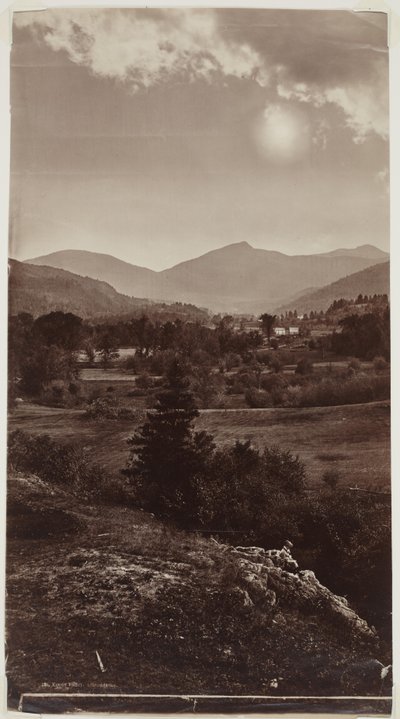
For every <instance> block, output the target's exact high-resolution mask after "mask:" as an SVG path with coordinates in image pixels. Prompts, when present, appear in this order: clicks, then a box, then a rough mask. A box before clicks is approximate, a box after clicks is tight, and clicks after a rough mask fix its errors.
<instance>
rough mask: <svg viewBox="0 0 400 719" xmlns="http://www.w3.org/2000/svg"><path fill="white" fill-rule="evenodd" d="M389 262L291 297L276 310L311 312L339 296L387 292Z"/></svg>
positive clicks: (322, 307) (354, 296)
mask: <svg viewBox="0 0 400 719" xmlns="http://www.w3.org/2000/svg"><path fill="white" fill-rule="evenodd" d="M389 284H390V273H389V262H382V263H379V264H377V265H372V267H367V268H366V269H365V270H361V271H360V272H355V273H354V274H352V275H348V276H347V277H343V278H342V279H340V280H338V281H337V282H332V284H330V285H327V286H326V287H321V288H320V289H318V290H314V291H313V292H308V293H306V294H304V295H302V296H300V297H297V298H294V299H292V300H291V301H290V302H289V303H288V304H286V305H283V306H281V307H278V308H277V310H276V311H277V312H286V311H289V310H294V309H296V310H297V311H298V312H311V310H317V311H320V310H327V309H328V307H329V305H331V304H332V302H333V301H334V300H340V299H341V298H343V299H346V300H350V299H355V298H356V297H357V296H358V295H359V294H360V293H361V294H362V295H374V294H377V295H382V294H389V289H390V286H389Z"/></svg>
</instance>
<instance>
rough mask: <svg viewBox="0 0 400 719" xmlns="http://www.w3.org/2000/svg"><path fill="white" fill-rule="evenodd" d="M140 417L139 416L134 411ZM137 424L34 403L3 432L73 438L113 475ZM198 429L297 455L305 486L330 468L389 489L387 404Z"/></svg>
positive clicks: (238, 417) (232, 415)
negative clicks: (302, 468) (90, 416)
mask: <svg viewBox="0 0 400 719" xmlns="http://www.w3.org/2000/svg"><path fill="white" fill-rule="evenodd" d="M141 415H142V416H143V413H141ZM136 426H137V423H136V424H135V422H133V421H132V420H105V421H100V422H99V421H94V420H89V419H87V418H86V416H85V413H84V411H83V410H76V409H58V408H53V407H43V406H39V405H33V404H28V403H26V404H24V405H21V406H19V407H17V408H16V409H15V410H14V411H13V412H12V413H11V415H10V419H9V428H10V429H11V430H13V429H22V430H24V431H25V432H28V433H31V434H49V435H50V436H52V437H54V438H56V439H58V440H67V441H69V442H72V441H74V440H75V439H79V442H80V444H81V445H83V446H84V447H85V449H86V450H87V452H88V454H89V455H90V457H91V459H92V460H93V461H96V462H99V463H100V464H103V465H104V466H106V467H107V468H108V469H109V470H111V471H112V472H118V471H119V469H121V468H123V467H124V466H125V464H126V460H127V457H128V454H129V448H128V447H127V444H126V440H127V439H128V437H130V436H131V435H132V432H133V431H134V430H135V427H136ZM196 426H197V428H198V429H202V430H206V431H208V432H210V433H211V434H213V435H214V437H215V439H216V441H217V442H218V443H219V444H230V443H233V442H234V441H235V440H236V439H239V440H251V442H252V443H253V444H254V445H255V446H258V447H262V446H264V445H270V446H271V445H277V446H279V447H281V448H282V449H287V450H290V451H291V452H293V453H294V454H298V455H299V457H300V458H301V459H302V460H303V461H304V463H305V465H306V469H307V474H308V478H309V480H310V482H311V483H313V484H315V483H318V482H319V481H320V479H321V476H322V474H323V472H324V471H326V470H327V469H333V468H334V469H335V470H337V471H338V472H339V475H340V481H341V482H342V483H343V484H346V485H350V486H356V485H358V486H360V487H379V488H380V489H385V490H388V489H389V488H390V403H389V402H388V401H382V402H371V403H368V404H353V405H341V406H339V407H306V408H301V409H260V410H257V409H239V410H218V409H217V410H202V411H201V412H200V417H199V418H198V420H197V422H196Z"/></svg>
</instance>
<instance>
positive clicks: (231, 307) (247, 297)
mask: <svg viewBox="0 0 400 719" xmlns="http://www.w3.org/2000/svg"><path fill="white" fill-rule="evenodd" d="M388 257H389V256H388V254H387V253H386V252H383V251H382V250H380V249H378V248H376V247H373V246H372V245H362V246H360V247H357V248H354V249H338V250H333V251H332V252H326V253H320V254H312V255H285V254H283V253H281V252H276V251H271V250H261V249H256V248H254V247H251V245H249V244H248V243H247V242H239V243H235V244H231V245H227V246H225V247H222V248H220V249H217V250H212V251H211V252H207V253H206V254H204V255H201V256H200V257H196V258H194V259H191V260H188V261H186V262H181V263H179V264H177V265H175V266H174V267H171V268H169V269H166V270H162V271H159V272H156V271H154V270H150V269H148V268H145V267H139V266H137V265H132V264H130V263H128V262H124V261H122V260H119V259H117V258H115V257H113V256H111V255H105V254H100V253H96V252H88V251H85V250H65V251H60V252H53V253H51V254H49V255H44V256H41V257H35V258H33V259H30V260H27V261H26V262H27V263H29V264H30V265H45V266H48V267H53V268H58V269H63V270H67V271H69V272H72V273H75V274H79V275H82V276H87V277H90V278H92V279H97V280H101V281H103V282H107V283H108V284H109V285H111V286H112V287H114V288H115V289H116V290H117V292H119V293H122V294H123V295H128V296H133V297H144V298H147V299H149V300H156V301H168V302H173V301H179V302H189V303H192V304H195V305H197V306H199V307H207V308H209V309H210V310H212V311H219V312H249V313H250V312H254V313H258V312H261V311H270V310H274V309H275V308H277V307H279V306H282V305H283V304H285V303H287V302H289V301H290V299H291V298H292V297H293V296H294V295H296V294H297V295H299V293H300V294H301V293H304V292H306V291H309V289H310V288H319V287H322V286H325V285H328V284H330V283H332V282H335V281H337V280H339V279H341V278H343V277H345V276H347V275H349V274H353V273H356V272H359V271H360V270H364V269H366V268H367V267H370V266H371V265H375V264H378V263H383V262H386V261H387V260H388Z"/></svg>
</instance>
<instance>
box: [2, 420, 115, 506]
mask: <svg viewBox="0 0 400 719" xmlns="http://www.w3.org/2000/svg"><path fill="white" fill-rule="evenodd" d="M8 465H9V469H10V470H15V471H18V472H29V473H32V474H36V475H38V477H40V478H41V479H43V480H44V481H45V482H48V483H49V484H60V485H63V486H67V487H68V489H69V490H72V491H73V492H74V493H76V494H78V495H79V496H80V497H83V498H89V497H90V498H94V499H99V500H106V501H113V502H117V501H123V500H125V501H126V499H127V490H126V487H125V484H124V482H123V480H122V479H121V478H119V479H115V478H114V477H112V476H111V475H110V474H108V473H107V472H106V471H105V470H104V468H103V467H101V466H100V465H99V464H96V463H91V462H89V461H88V459H87V456H86V454H85V452H84V451H83V450H82V449H80V448H79V447H76V446H74V445H68V444H66V445H64V444H59V443H58V442H55V441H54V440H53V439H51V437H49V436H48V435H38V436H32V435H29V434H27V433H26V432H23V431H21V430H15V431H14V432H11V433H10V435H9V441H8Z"/></svg>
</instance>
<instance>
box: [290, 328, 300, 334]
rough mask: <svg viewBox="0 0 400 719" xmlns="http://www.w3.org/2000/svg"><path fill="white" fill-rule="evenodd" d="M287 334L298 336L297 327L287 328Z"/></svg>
mask: <svg viewBox="0 0 400 719" xmlns="http://www.w3.org/2000/svg"><path fill="white" fill-rule="evenodd" d="M289 334H290V335H298V334H299V328H298V327H289Z"/></svg>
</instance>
